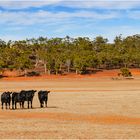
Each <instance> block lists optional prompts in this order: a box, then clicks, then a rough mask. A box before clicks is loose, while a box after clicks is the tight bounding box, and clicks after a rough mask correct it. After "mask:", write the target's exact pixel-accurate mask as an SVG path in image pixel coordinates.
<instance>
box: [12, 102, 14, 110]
mask: <svg viewBox="0 0 140 140" xmlns="http://www.w3.org/2000/svg"><path fill="white" fill-rule="evenodd" d="M12 109H14V102H13V101H12Z"/></svg>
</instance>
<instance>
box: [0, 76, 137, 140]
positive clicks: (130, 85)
mask: <svg viewBox="0 0 140 140" xmlns="http://www.w3.org/2000/svg"><path fill="white" fill-rule="evenodd" d="M21 89H36V90H41V89H42V90H43V89H47V90H50V91H51V93H50V94H49V100H48V108H39V101H38V98H37V94H36V95H35V97H34V100H33V107H34V108H33V109H17V110H5V109H4V110H2V109H0V139H2V138H5V139H9V138H10V139H24V138H25V139H30V138H32V139H34V138H36V139H41V138H45V139H46V138H48V139H49V138H50V139H58V138H59V139H62V138H63V139H80V138H81V139H100V138H105V139H110V138H117V139H118V138H119V139H128V138H129V139H134V138H135V139H140V79H134V80H111V79H109V78H106V79H97V78H96V79H95V78H80V79H77V78H72V79H71V78H62V79H59V78H56V79H55V78H54V79H43V80H41V79H35V80H29V81H28V80H26V81H13V80H11V81H8V80H0V93H2V92H3V91H20V90H21ZM25 105H27V104H25ZM25 107H26V108H27V106H25Z"/></svg>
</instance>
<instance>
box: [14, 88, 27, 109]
mask: <svg viewBox="0 0 140 140" xmlns="http://www.w3.org/2000/svg"><path fill="white" fill-rule="evenodd" d="M25 99H26V91H24V90H22V91H20V92H13V93H12V109H17V103H19V104H20V108H24V101H25Z"/></svg>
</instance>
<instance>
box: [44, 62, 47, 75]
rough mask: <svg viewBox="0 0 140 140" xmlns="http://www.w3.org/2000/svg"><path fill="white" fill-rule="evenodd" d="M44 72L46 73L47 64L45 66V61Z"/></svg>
mask: <svg viewBox="0 0 140 140" xmlns="http://www.w3.org/2000/svg"><path fill="white" fill-rule="evenodd" d="M44 72H45V74H46V73H47V66H46V63H44Z"/></svg>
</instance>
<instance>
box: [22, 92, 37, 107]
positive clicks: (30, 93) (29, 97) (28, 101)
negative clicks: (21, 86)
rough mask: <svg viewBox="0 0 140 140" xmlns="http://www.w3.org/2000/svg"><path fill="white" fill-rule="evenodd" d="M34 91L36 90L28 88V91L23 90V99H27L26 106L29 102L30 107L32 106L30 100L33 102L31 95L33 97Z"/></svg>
mask: <svg viewBox="0 0 140 140" xmlns="http://www.w3.org/2000/svg"><path fill="white" fill-rule="evenodd" d="M35 92H36V90H28V91H26V92H25V94H26V98H25V100H24V101H27V103H28V108H29V104H30V106H31V108H33V107H32V102H33V97H34V93H35Z"/></svg>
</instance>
